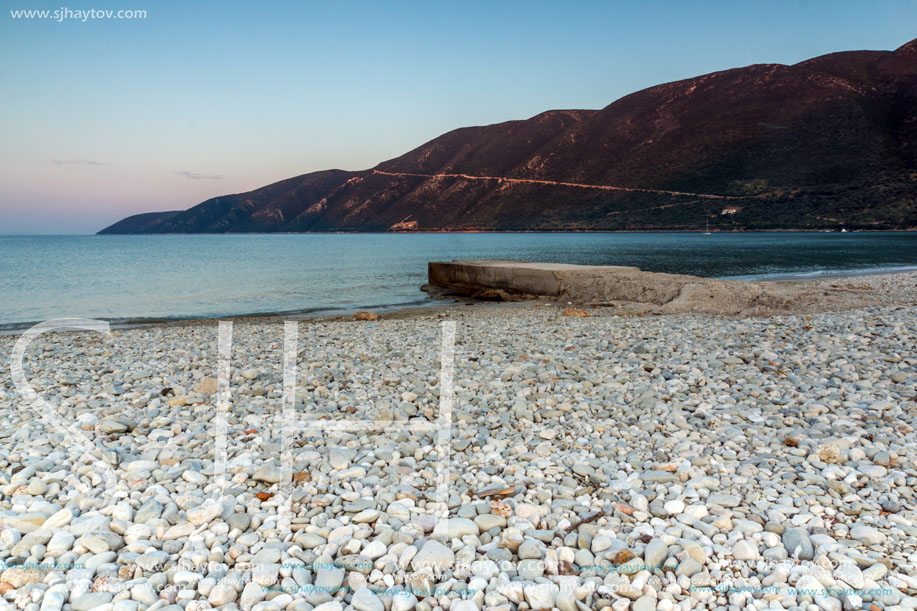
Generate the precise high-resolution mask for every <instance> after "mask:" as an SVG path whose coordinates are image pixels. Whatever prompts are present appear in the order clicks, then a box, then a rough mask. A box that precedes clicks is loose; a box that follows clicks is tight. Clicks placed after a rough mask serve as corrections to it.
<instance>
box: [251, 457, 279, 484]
mask: <svg viewBox="0 0 917 611" xmlns="http://www.w3.org/2000/svg"><path fill="white" fill-rule="evenodd" d="M252 479H253V480H256V481H259V482H266V483H268V484H277V483H279V482H280V480H281V479H283V471H282V470H281V468H280V467H278V466H277V465H276V464H274V463H272V462H268V463H263V464H261V465H259V466H258V468H256V469H255V471H254V473H252Z"/></svg>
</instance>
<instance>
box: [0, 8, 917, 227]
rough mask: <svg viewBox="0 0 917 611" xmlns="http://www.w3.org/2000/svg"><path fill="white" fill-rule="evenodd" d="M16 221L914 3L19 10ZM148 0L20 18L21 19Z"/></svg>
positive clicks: (185, 184)
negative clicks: (94, 14) (125, 13)
mask: <svg viewBox="0 0 917 611" xmlns="http://www.w3.org/2000/svg"><path fill="white" fill-rule="evenodd" d="M2 1H3V4H4V10H3V12H2V13H0V55H2V62H0V91H2V96H0V115H2V117H3V120H2V132H0V233H91V232H95V231H96V230H98V229H100V228H101V227H103V226H105V225H107V224H109V223H111V222H113V221H116V220H118V219H119V218H121V217H124V216H126V215H128V214H133V213H136V212H144V211H153V210H170V209H179V208H187V207H189V206H192V205H194V204H196V203H199V202H200V201H202V200H204V199H206V198H208V197H212V196H215V195H219V194H223V193H232V192H239V191H245V190H249V189H252V188H256V187H259V186H262V185H264V184H267V183H270V182H273V181H275V180H279V179H283V178H288V177H290V176H294V175H297V174H302V173H305V172H310V171H313V170H320V169H325V168H345V169H362V168H367V167H370V166H372V165H375V164H376V163H378V162H380V161H382V160H384V159H387V158H390V157H393V156H396V155H398V154H401V153H403V152H405V151H407V150H409V149H411V148H413V147H415V146H417V145H419V144H421V143H423V142H424V141H426V140H429V139H430V138H433V137H435V136H437V135H439V134H440V133H442V132H444V131H447V130H450V129H453V128H456V127H460V126H466V125H479V124H487V123H495V122H499V121H505V120H508V119H520V118H526V117H529V116H532V115H534V114H537V113H539V112H541V111H543V110H548V109H552V108H601V107H603V106H606V105H608V104H609V103H610V102H612V101H614V100H615V99H617V98H619V97H621V96H622V95H625V94H627V93H630V92H632V91H636V90H638V89H642V88H644V87H647V86H650V85H654V84H657V83H660V82H664V81H671V80H676V79H680V78H686V77H690V76H695V75H698V74H703V73H706V72H711V71H714V70H720V69H724V68H731V67H735V66H742V65H747V64H752V63H770V62H779V63H794V62H797V61H800V60H803V59H807V58H809V57H812V56H816V55H821V54H824V53H828V52H832V51H840V50H849V49H893V48H895V47H897V46H900V45H901V44H903V43H905V42H907V41H908V40H910V39H911V38H914V37H917V28H915V27H914V25H915V24H917V2H914V1H913V0H887V1H883V2H863V1H862V0H847V1H843V0H841V1H839V0H831V1H799V0H793V1H791V0H784V1H768V2H735V1H724V2H675V1H671V2H662V1H660V2H631V1H628V2H603V1H596V2H579V3H568V2H533V1H531V0H529V1H526V2H512V1H505V2H493V1H492V0H491V1H489V2H468V1H463V2H439V1H433V2H430V1H427V2H379V1H375V2H357V1H348V2H327V1H323V2H312V1H271V2H254V1H252V2H235V1H221V2H207V1H204V0H201V1H190V2H189V1H182V2H179V1H172V0H157V1H156V2H152V1H149V0H67V1H66V2H64V1H63V0H57V2H56V3H55V2H48V1H45V0H2ZM62 6H66V8H68V9H70V10H71V11H73V10H87V9H107V10H115V11H117V10H146V11H147V16H146V18H145V19H132V20H128V19H120V20H119V19H89V20H88V21H85V22H83V21H79V20H76V19H66V20H64V21H55V20H53V19H23V18H19V19H14V18H13V17H12V14H11V11H12V10H20V9H50V10H55V9H60V8H61V7H62Z"/></svg>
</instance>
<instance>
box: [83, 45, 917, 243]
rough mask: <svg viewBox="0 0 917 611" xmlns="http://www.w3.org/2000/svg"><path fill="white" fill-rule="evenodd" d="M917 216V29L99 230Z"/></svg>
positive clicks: (497, 226) (600, 226)
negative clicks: (896, 44)
mask: <svg viewBox="0 0 917 611" xmlns="http://www.w3.org/2000/svg"><path fill="white" fill-rule="evenodd" d="M708 225H709V227H710V228H711V229H716V230H777V229H788V230H806V229H809V230H814V229H838V228H842V227H843V228H849V229H882V230H891V229H915V228H917V40H914V41H911V42H909V43H907V44H905V45H903V46H902V47H900V48H898V49H897V50H895V51H847V52H840V53H832V54H829V55H823V56H821V57H816V58H814V59H810V60H807V61H804V62H801V63H798V64H794V65H790V66H787V65H782V64H756V65H752V66H747V67H744V68H736V69H732V70H724V71H721V72H714V73H711V74H706V75H703V76H698V77H695V78H690V79H686V80H681V81H677V82H672V83H665V84H662V85H657V86H655V87H650V88H648V89H644V90H642V91H638V92H636V93H633V94H631V95H628V96H625V97H623V98H621V99H619V100H617V101H615V102H613V103H611V104H610V105H608V106H606V107H605V108H603V109H601V110H551V111H547V112H544V113H541V114H539V115H536V116H534V117H532V118H530V119H526V120H520V121H508V122H505V123H499V124H495V125H487V126H482V127H465V128H461V129H456V130H454V131H451V132H448V133H446V134H443V135H442V136H439V137H438V138H435V139H433V140H431V141H429V142H427V143H425V144H423V145H421V146H419V147H418V148H416V149H414V150H412V151H409V152H407V153H405V154H404V155H402V156H401V157H397V158H395V159H391V160H388V161H385V162H383V163H380V164H379V165H378V166H376V167H375V168H371V169H368V170H363V171H345V170H326V171H321V172H312V173H309V174H304V175H302V176H297V177H294V178H289V179H287V180H283V181H280V182H277V183H274V184H271V185H267V186H265V187H261V188H259V189H255V190H254V191H250V192H248V193H239V194H233V195H223V196H219V197H214V198H212V199H209V200H207V201H205V202H203V203H200V204H198V205H196V206H194V207H192V208H189V209H188V210H184V211H170V212H152V213H146V214H138V215H134V216H130V217H128V218H125V219H123V220H121V221H119V222H117V223H115V224H113V225H111V226H110V227H107V228H105V229H103V230H102V231H100V232H99V233H102V234H124V233H233V232H328V231H602V230H605V231H634V230H695V231H696V230H698V229H700V228H704V227H706V226H708Z"/></svg>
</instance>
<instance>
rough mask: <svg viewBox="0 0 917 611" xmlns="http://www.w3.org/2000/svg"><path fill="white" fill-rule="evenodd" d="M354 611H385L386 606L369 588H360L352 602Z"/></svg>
mask: <svg viewBox="0 0 917 611" xmlns="http://www.w3.org/2000/svg"><path fill="white" fill-rule="evenodd" d="M350 604H351V605H352V606H353V608H354V611H385V605H384V604H383V603H382V601H381V600H380V599H379V597H378V596H376V595H375V594H374V593H373V591H372V590H370V589H369V588H365V587H364V588H360V589H359V590H357V591H356V592H354V593H353V597H352V598H351V600H350Z"/></svg>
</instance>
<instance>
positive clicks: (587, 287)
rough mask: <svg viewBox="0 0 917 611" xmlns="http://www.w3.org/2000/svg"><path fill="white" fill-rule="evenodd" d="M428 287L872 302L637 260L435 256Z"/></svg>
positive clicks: (681, 304) (601, 296) (685, 304)
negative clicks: (655, 267) (630, 263)
mask: <svg viewBox="0 0 917 611" xmlns="http://www.w3.org/2000/svg"><path fill="white" fill-rule="evenodd" d="M428 274H429V284H428V285H426V286H425V287H424V288H425V290H427V291H428V292H431V293H439V294H446V295H465V296H469V297H474V298H482V299H500V300H514V299H547V300H552V301H560V302H573V303H577V304H586V305H623V306H627V307H629V308H631V309H634V308H636V309H638V310H639V311H642V312H657V313H679V312H698V313H707V314H722V315H733V316H772V315H778V314H794V313H803V312H817V311H823V310H838V309H846V308H854V307H862V306H864V305H868V304H869V303H870V302H871V300H870V295H869V293H868V292H864V291H862V290H855V289H850V288H847V287H843V286H838V287H836V288H827V289H826V288H824V287H822V286H820V285H819V286H815V285H812V284H809V283H805V282H744V281H738V280H717V279H713V278H700V277H697V276H684V275H678V274H660V273H655V272H644V271H641V270H639V269H637V268H635V267H618V266H593V265H568V264H560V263H536V262H531V261H510V260H493V259H483V260H465V261H452V262H431V263H430V264H429V269H428Z"/></svg>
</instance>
